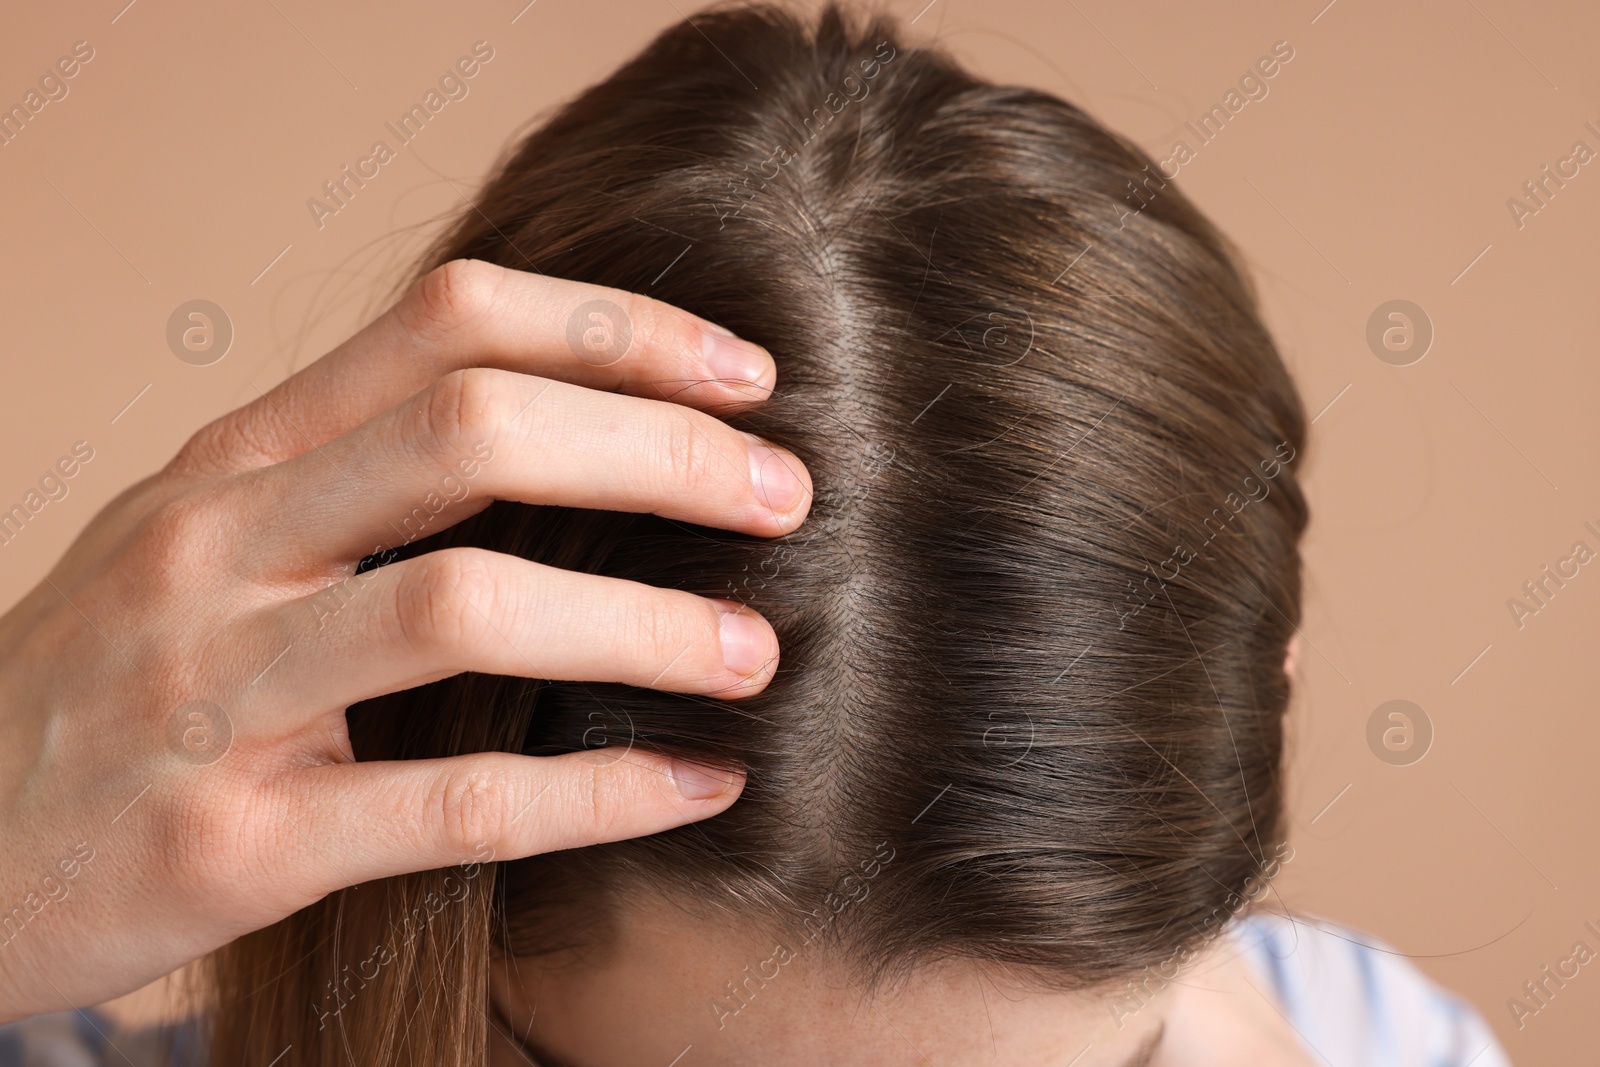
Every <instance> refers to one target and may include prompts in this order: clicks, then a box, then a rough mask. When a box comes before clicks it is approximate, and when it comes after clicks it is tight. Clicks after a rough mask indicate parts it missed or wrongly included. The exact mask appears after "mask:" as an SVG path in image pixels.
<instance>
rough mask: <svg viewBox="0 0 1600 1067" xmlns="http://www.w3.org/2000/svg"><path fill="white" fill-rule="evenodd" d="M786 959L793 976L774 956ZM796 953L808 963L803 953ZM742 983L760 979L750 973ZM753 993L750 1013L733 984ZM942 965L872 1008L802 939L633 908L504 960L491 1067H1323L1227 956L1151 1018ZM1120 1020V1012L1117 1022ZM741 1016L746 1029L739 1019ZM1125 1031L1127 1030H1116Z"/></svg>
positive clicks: (1210, 961) (1112, 1003) (1217, 945)
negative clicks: (574, 944) (577, 941)
mask: <svg viewBox="0 0 1600 1067" xmlns="http://www.w3.org/2000/svg"><path fill="white" fill-rule="evenodd" d="M778 942H787V943H786V944H785V947H786V948H788V949H790V951H791V952H792V953H793V955H792V958H788V960H787V962H779V961H781V960H782V959H784V957H782V956H779V955H778V954H777V953H776V951H775V950H776V943H778ZM795 950H798V951H795ZM746 965H749V967H750V971H748V972H747V971H746V970H745V967H746ZM774 972H776V974H775V976H774V977H771V978H770V979H767V980H765V982H764V984H763V983H761V982H760V981H757V982H755V983H752V984H750V985H747V986H745V987H744V989H745V993H744V998H745V999H744V1003H743V1004H742V1006H741V1005H740V1004H739V1002H738V1001H736V1000H734V999H733V998H732V997H731V996H730V994H729V992H728V990H727V983H728V982H729V981H730V980H731V981H735V982H742V981H743V979H744V978H745V976H746V975H747V974H749V973H755V974H756V975H757V976H758V978H764V977H765V976H767V975H774ZM1116 993H1117V990H1106V991H1093V992H1073V993H1063V992H1056V991H1050V990H1047V989H1044V988H1042V987H1041V986H1040V985H1037V984H1036V985H1033V986H1029V985H1025V984H1021V983H1020V982H1019V981H1017V980H1016V979H1015V978H1014V977H1010V978H1008V977H1007V976H1006V975H1005V974H1003V973H1002V972H1001V971H999V970H997V969H994V968H983V967H980V966H979V965H977V964H975V963H973V962H971V961H949V962H944V963H939V964H929V965H925V966H922V967H920V968H919V969H917V970H916V971H915V972H914V973H913V974H912V975H911V976H910V977H909V979H908V980H906V981H904V982H902V983H899V984H896V985H893V986H889V987H886V988H884V989H881V990H879V991H878V992H876V993H870V992H868V991H867V989H866V987H865V986H864V985H863V984H862V983H861V981H860V980H859V979H858V978H857V977H855V976H854V975H853V973H852V971H851V970H850V969H849V968H848V967H847V966H845V965H844V964H843V963H841V962H839V961H838V960H836V959H832V958H829V957H826V956H823V955H821V954H819V953H818V952H817V951H816V950H815V949H813V948H805V947H802V943H801V942H799V941H796V940H795V939H794V938H793V937H789V938H785V937H784V936H783V935H779V936H777V937H776V938H775V937H774V936H773V935H772V934H771V933H762V932H758V931H755V930H751V929H741V928H738V927H735V926H731V925H730V924H729V923H728V922H727V921H725V920H724V921H712V920H709V919H707V918H705V917H700V916H696V915H693V914H690V913H689V912H687V911H684V910H682V909H680V908H678V907H675V906H674V905H672V904H671V903H669V902H667V901H665V900H662V899H659V898H644V899H634V900H630V901H627V902H625V903H624V904H623V905H622V907H621V908H620V909H619V911H618V913H617V915H616V917H615V921H614V922H613V924H612V925H611V926H610V927H609V928H608V929H607V931H606V932H605V933H604V934H599V935H596V936H595V937H594V939H593V943H591V944H588V945H586V946H585V947H583V948H576V949H568V950H564V951H562V952H559V953H555V954H552V955H547V956H539V957H532V958H521V959H513V960H505V961H502V962H500V963H499V964H498V965H497V967H496V971H495V976H494V979H493V982H492V989H491V1006H492V1007H491V1012H490V1018H491V1021H492V1026H491V1031H490V1037H491V1055H490V1059H489V1062H490V1065H491V1067H527V1065H529V1064H537V1065H539V1067H628V1065H635V1064H641V1063H644V1064H658V1065H662V1067H665V1065H667V1064H673V1065H674V1067H740V1065H748V1064H752V1063H760V1064H763V1065H764V1067H813V1065H815V1064H819V1063H848V1064H851V1067H926V1065H928V1064H938V1065H939V1067H969V1065H970V1067H980V1065H985V1067H988V1065H1007V1064H1023V1063H1025V1064H1029V1065H1034V1067H1224V1065H1235V1064H1240V1063H1249V1064H1252V1065H1253V1067H1312V1065H1313V1064H1314V1063H1315V1062H1316V1061H1315V1060H1314V1059H1312V1055H1311V1053H1310V1052H1308V1051H1307V1049H1306V1048H1305V1046H1304V1044H1303V1043H1302V1042H1301V1041H1300V1040H1299V1038H1298V1037H1297V1036H1296V1034H1295V1033H1294V1031H1293V1030H1292V1028H1291V1027H1290V1025H1289V1024H1288V1022H1287V1021H1286V1020H1285V1018H1284V1017H1283V1015H1282V1014H1281V1012H1280V1011H1279V1009H1278V1007H1277V1006H1276V1005H1275V1004H1274V1003H1273V1002H1272V1000H1271V999H1269V997H1268V995H1267V994H1266V993H1265V992H1264V990H1263V986H1262V984H1261V980H1260V979H1259V978H1258V977H1256V976H1255V975H1254V974H1253V973H1252V972H1251V971H1250V970H1249V968H1248V965H1247V964H1246V962H1245V961H1244V960H1243V959H1242V958H1241V957H1239V956H1238V955H1237V952H1236V950H1234V948H1233V946H1232V944H1231V943H1230V942H1229V941H1228V940H1227V939H1226V938H1219V939H1217V940H1216V941H1215V942H1213V943H1212V944H1211V945H1209V946H1207V947H1206V949H1205V950H1204V952H1203V953H1202V954H1201V955H1200V956H1199V957H1198V958H1197V959H1196V960H1195V961H1194V962H1192V963H1191V964H1190V965H1189V966H1188V967H1187V968H1185V969H1183V970H1182V971H1180V972H1179V974H1178V976H1177V978H1176V979H1175V980H1174V981H1172V982H1171V983H1169V984H1167V985H1166V986H1165V987H1162V988H1159V989H1157V990H1156V991H1155V992H1154V994H1153V996H1151V997H1150V998H1148V999H1147V1000H1146V1002H1145V1003H1144V1006H1143V1007H1139V1008H1136V1009H1135V1008H1130V1007H1129V1002H1128V1000H1127V999H1126V997H1125V995H1124V997H1123V998H1122V999H1118V997H1117V996H1116ZM1119 1005H1120V1006H1121V1008H1122V1010H1120V1011H1119V1010H1117V1008H1118V1006H1119ZM733 1008H738V1010H737V1011H734V1010H732V1009H733ZM1119 1024H1120V1025H1119Z"/></svg>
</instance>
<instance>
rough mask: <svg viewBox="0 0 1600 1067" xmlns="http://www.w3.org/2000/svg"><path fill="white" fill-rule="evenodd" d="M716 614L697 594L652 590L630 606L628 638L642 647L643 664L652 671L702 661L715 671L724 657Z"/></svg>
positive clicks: (627, 618)
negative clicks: (715, 619)
mask: <svg viewBox="0 0 1600 1067" xmlns="http://www.w3.org/2000/svg"><path fill="white" fill-rule="evenodd" d="M712 614H713V613H712V611H711V610H709V609H708V607H707V606H706V605H705V604H704V602H703V601H701V600H700V598H699V597H696V596H694V595H693V594H674V593H672V592H671V591H668V590H662V591H659V592H655V593H651V594H649V595H647V596H646V597H645V598H644V599H643V601H642V602H641V603H639V604H637V605H634V606H632V607H630V610H629V612H628V614H627V616H626V621H625V625H626V626H627V627H628V632H627V633H626V635H625V640H627V641H628V642H630V643H631V645H632V647H633V648H635V649H637V650H638V654H639V656H640V657H641V665H642V666H643V667H644V668H645V670H646V671H647V672H649V673H650V674H652V675H653V674H655V673H656V672H657V671H662V670H665V669H666V668H667V667H668V666H671V665H675V668H676V669H678V670H682V669H683V668H685V667H688V668H691V669H692V668H693V667H694V666H695V665H698V664H701V663H705V664H707V665H708V667H709V669H710V670H711V671H713V672H714V671H715V670H717V669H719V667H720V664H721V662H722V657H721V653H720V648H719V643H718V635H717V629H716V623H715V622H714V621H713V618H712ZM663 680H664V679H663Z"/></svg>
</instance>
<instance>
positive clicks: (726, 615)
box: [717, 604, 772, 678]
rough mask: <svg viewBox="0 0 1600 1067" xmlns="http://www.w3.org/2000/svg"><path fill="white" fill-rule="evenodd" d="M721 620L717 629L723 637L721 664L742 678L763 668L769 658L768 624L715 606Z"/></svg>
mask: <svg viewBox="0 0 1600 1067" xmlns="http://www.w3.org/2000/svg"><path fill="white" fill-rule="evenodd" d="M717 610H718V611H720V612H722V617H721V618H720V619H719V620H717V629H718V632H719V633H720V635H721V637H722V665H723V666H724V667H726V668H727V669H728V670H729V671H731V672H733V673H734V674H737V675H738V676H739V677H741V678H748V677H750V675H752V674H754V673H756V672H757V671H759V670H760V669H761V668H762V667H763V666H765V665H766V662H767V660H768V659H770V658H771V656H772V637H771V634H770V632H769V631H768V629H767V624H766V623H765V622H762V621H761V619H760V618H759V617H758V616H756V615H754V614H750V613H747V612H745V611H743V610H740V609H737V608H734V609H731V610H730V609H728V608H724V607H723V606H722V605H721V604H718V605H717Z"/></svg>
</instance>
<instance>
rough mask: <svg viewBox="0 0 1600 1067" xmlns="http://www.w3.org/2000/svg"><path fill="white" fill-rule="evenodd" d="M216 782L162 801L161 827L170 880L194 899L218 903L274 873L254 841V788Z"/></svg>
mask: <svg viewBox="0 0 1600 1067" xmlns="http://www.w3.org/2000/svg"><path fill="white" fill-rule="evenodd" d="M213 784H214V785H218V787H216V788H193V789H186V790H181V791H179V792H178V793H177V794H176V795H174V796H172V797H171V798H170V799H169V801H168V802H167V803H166V804H164V805H163V806H162V808H161V814H160V815H159V816H158V819H157V828H156V835H157V837H156V839H157V842H158V843H159V845H160V848H161V852H160V855H161V856H163V857H164V858H165V859H164V863H165V866H166V873H167V876H168V884H169V885H170V886H171V887H172V889H173V890H174V891H175V892H177V893H179V894H180V895H182V896H184V897H186V898H188V899H190V900H197V901H207V902H210V903H212V904H214V903H215V902H216V901H217V900H219V899H228V898H232V897H234V896H236V895H237V894H238V892H239V890H240V887H241V886H244V885H250V884H259V877H258V876H262V875H265V874H268V873H270V872H267V871H265V870H264V867H263V857H262V855H261V854H260V850H258V849H256V848H254V847H253V846H252V844H251V842H252V841H254V840H256V837H257V835H256V834H255V833H254V832H253V830H252V826H253V824H254V823H255V822H256V821H257V820H255V819H253V816H252V811H251V801H250V796H249V792H248V791H244V790H234V789H229V788H221V787H220V784H219V783H215V782H214V783H213ZM270 823H271V820H266V821H265V823H264V824H265V825H270Z"/></svg>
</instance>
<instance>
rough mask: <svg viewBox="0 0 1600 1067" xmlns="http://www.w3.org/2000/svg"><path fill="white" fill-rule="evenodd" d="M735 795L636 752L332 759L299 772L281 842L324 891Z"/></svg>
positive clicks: (663, 824)
mask: <svg viewBox="0 0 1600 1067" xmlns="http://www.w3.org/2000/svg"><path fill="white" fill-rule="evenodd" d="M743 788H744V776H743V775H742V774H739V773H733V772H728V771H721V770H716V769H713V768H709V767H702V766H700V765H698V764H694V763H688V762H686V761H682V760H675V759H672V758H670V757H666V756H662V755H658V754H655V753H647V752H644V751H641V750H638V749H633V750H630V751H628V752H627V753H626V754H625V755H623V756H621V757H618V756H616V755H614V754H612V753H610V752H609V751H607V750H604V749H599V750H595V751H592V752H574V753H570V754H568V755H564V756H546V757H538V758H535V757H530V756H520V755H512V754H509V753H502V752H485V753H475V754H472V755H466V756H455V757H451V758H448V759H428V760H399V761H385V762H370V763H351V764H330V765H327V766H323V767H316V768H311V769H308V770H305V771H302V772H300V773H299V774H298V775H297V776H296V785H295V789H296V791H297V792H296V796H295V799H294V800H292V801H291V807H292V808H294V809H295V812H294V816H293V817H292V818H290V819H288V820H286V821H288V822H292V823H296V824H298V825H299V826H301V827H305V828H306V832H304V833H295V834H286V835H285V839H284V840H283V842H282V843H281V845H282V850H283V851H284V852H286V853H288V854H290V855H293V856H296V857H298V858H297V859H296V860H294V862H292V863H285V864H284V869H286V870H298V871H302V872H304V873H305V875H306V876H307V877H308V878H310V879H312V880H313V881H314V882H316V883H317V884H316V885H315V886H314V890H315V891H316V892H317V893H319V894H322V893H326V892H329V891H331V890H333V889H335V888H338V887H339V886H341V885H348V884H349V883H350V880H351V879H352V878H353V879H356V880H358V881H369V880H371V879H374V878H385V877H388V876H390V875H395V874H402V873H405V872H408V871H421V870H433V869H436V868H440V867H449V866H454V865H456V864H470V863H474V862H489V861H493V860H511V859H520V858H522V857H524V856H531V855H535V854H538V853H543V852H554V851H557V850H559V849H566V848H579V847H582V846H584V845H594V844H600V843H601V842H606V841H621V840H624V839H626V838H630V837H641V836H643V835H646V834H653V833H659V832H660V831H662V830H667V829H671V828H672V827H674V826H681V825H683V824H685V823H690V822H695V821H698V820H700V819H704V818H707V817H709V816H712V815H716V814H717V813H718V812H721V811H724V810H725V809H727V808H728V806H729V805H731V804H732V803H733V802H734V800H736V799H737V798H738V796H739V793H740V791H741V790H742V789H743Z"/></svg>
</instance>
